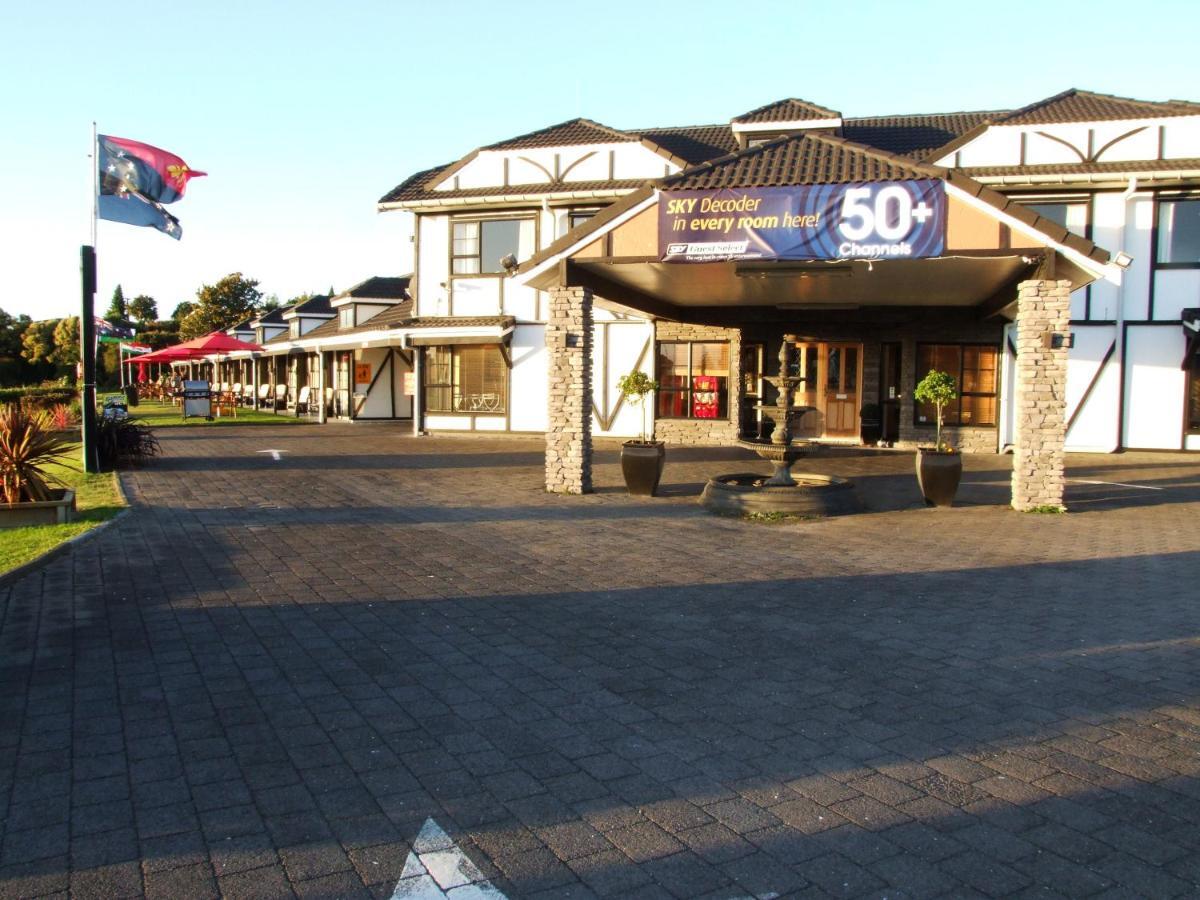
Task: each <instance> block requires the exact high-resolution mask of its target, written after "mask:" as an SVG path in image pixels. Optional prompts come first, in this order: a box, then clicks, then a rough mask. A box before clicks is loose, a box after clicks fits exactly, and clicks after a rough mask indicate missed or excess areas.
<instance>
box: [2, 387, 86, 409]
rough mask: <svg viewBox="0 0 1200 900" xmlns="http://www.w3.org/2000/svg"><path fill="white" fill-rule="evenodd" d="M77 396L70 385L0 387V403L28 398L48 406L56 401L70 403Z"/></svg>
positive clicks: (40, 404) (39, 404) (15, 401)
mask: <svg viewBox="0 0 1200 900" xmlns="http://www.w3.org/2000/svg"><path fill="white" fill-rule="evenodd" d="M78 396H79V392H78V391H77V390H76V389H75V388H70V387H20V388H0V403H17V402H19V401H21V400H24V399H29V400H31V401H33V402H34V403H36V404H37V405H38V406H43V407H49V406H54V404H56V403H70V402H71V401H72V400H74V399H76V398H77V397H78Z"/></svg>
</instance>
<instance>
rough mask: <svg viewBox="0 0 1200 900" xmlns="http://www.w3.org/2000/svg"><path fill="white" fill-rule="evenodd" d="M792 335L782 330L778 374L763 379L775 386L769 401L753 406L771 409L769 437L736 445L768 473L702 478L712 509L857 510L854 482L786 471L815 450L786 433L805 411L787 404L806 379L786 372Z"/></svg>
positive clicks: (792, 346) (794, 512) (828, 512)
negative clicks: (771, 402) (757, 459)
mask: <svg viewBox="0 0 1200 900" xmlns="http://www.w3.org/2000/svg"><path fill="white" fill-rule="evenodd" d="M795 348H796V336H795V335H791V334H785V335H784V336H783V343H782V345H781V346H780V348H779V374H778V375H764V376H763V380H764V381H766V382H767V383H768V384H770V385H771V386H773V387H774V388H775V389H776V394H777V397H776V401H775V406H774V407H770V406H759V407H758V408H759V409H768V410H771V411H772V413H773V416H772V418H773V419H774V421H775V428H774V430H773V431H772V432H771V437H770V439H769V440H753V441H750V440H739V441H738V446H739V447H745V448H746V449H748V450H753V451H754V452H755V453H757V454H758V455H759V457H761V458H762V459H765V460H767V461H768V462H769V463H771V465H772V467H773V468H774V471H773V472H772V473H771V475H770V476H766V475H758V474H755V473H747V472H738V473H734V474H731V475H717V476H715V477H713V478H710V479H709V480H708V484H706V485H705V486H704V493H703V494H701V496H700V502H701V503H702V504H703V505H704V506H706V507H707V508H708V509H711V510H713V511H714V512H723V513H740V514H743V515H744V514H750V513H759V514H764V513H765V514H777V515H789V516H805V517H807V516H835V515H842V514H844V513H848V512H854V511H856V510H857V509H858V502H857V499H856V498H855V496H854V485H853V483H852V482H850V481H848V480H847V479H845V478H839V477H837V476H835V475H817V474H814V473H807V472H806V473H804V474H801V475H793V474H792V466H793V465H794V464H795V463H796V461H797V460H798V459H800V458H801V457H804V456H809V455H811V454H813V453H815V452H816V451H817V450H818V449H819V447H820V445H819V444H818V443H817V442H816V441H811V440H800V441H795V440H793V438H792V420H793V419H797V420H798V419H800V418H801V417H802V416H803V415H804V414H805V413H807V412H811V411H812V410H813V409H814V407H811V406H793V405H792V400H793V398H794V397H795V392H796V386H797V385H799V384H803V383H804V382H805V381H806V380H807V379H806V378H805V377H804V376H801V375H791V374H789V373H790V372H791V370H792V360H793V359H794V357H795V352H796V349H795Z"/></svg>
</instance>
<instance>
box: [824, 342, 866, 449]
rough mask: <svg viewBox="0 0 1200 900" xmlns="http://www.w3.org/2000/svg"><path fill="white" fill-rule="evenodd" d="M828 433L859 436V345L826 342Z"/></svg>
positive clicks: (825, 389)
mask: <svg viewBox="0 0 1200 900" xmlns="http://www.w3.org/2000/svg"><path fill="white" fill-rule="evenodd" d="M822 346H823V349H824V351H825V352H824V354H823V356H824V363H825V365H824V367H823V368H824V370H825V379H824V395H825V396H824V399H825V434H826V435H827V436H828V437H856V436H857V435H858V410H859V402H858V399H859V397H858V395H859V389H858V381H859V377H858V376H859V364H860V362H861V360H862V352H861V350H860V347H859V345H858V344H824V345H822Z"/></svg>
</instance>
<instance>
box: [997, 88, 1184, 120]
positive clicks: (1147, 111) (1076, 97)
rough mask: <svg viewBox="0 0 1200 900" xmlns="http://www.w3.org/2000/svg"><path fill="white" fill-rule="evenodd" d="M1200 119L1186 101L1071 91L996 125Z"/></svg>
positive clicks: (1014, 113)
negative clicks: (1173, 117)
mask: <svg viewBox="0 0 1200 900" xmlns="http://www.w3.org/2000/svg"><path fill="white" fill-rule="evenodd" d="M1196 115H1200V104H1198V103H1190V102H1188V101H1186V100H1168V101H1166V102H1158V101H1154V100H1134V99H1132V98H1130V97H1115V96H1113V95H1112V94H1096V93H1093V92H1092V91H1081V90H1080V89H1079V88H1070V89H1069V90H1065V91H1063V92H1062V93H1061V94H1055V95H1054V96H1053V97H1047V98H1046V99H1045V100H1039V101H1037V102H1036V103H1031V104H1029V105H1028V106H1025V107H1022V108H1021V109H1018V110H1016V111H1015V112H1011V113H1009V114H1008V115H1007V116H1005V117H1004V118H1002V119H999V120H997V122H996V124H997V125H1053V124H1058V123H1063V122H1093V121H1098V122H1103V121H1111V120H1113V119H1158V118H1162V117H1163V116H1196Z"/></svg>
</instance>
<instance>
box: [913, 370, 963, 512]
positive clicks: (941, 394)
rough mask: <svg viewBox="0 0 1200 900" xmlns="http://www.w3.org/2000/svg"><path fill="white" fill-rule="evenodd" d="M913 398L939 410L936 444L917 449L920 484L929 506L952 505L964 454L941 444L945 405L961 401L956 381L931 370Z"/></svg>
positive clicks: (942, 373) (914, 392)
mask: <svg viewBox="0 0 1200 900" xmlns="http://www.w3.org/2000/svg"><path fill="white" fill-rule="evenodd" d="M913 398H914V399H915V400H916V401H917V402H918V403H932V404H933V407H934V409H935V410H937V431H936V433H935V434H936V436H935V438H934V445H933V446H932V447H918V448H917V484H919V485H920V486H921V493H922V494H923V495H924V497H925V502H926V503H928V504H929V505H930V506H949V505H950V504H952V503H953V502H954V495H955V494H956V493H957V492H958V482H959V481H960V480H961V479H962V455H961V454H960V453H959V452H958V451H957V450H955V449H954V448H953V447H950V446H948V445H947V444H946V443H945V442H943V441H942V423H943V421H944V415H943V414H944V411H945V408H946V404H947V403H951V402H953V401H954V400H956V399H957V398H958V391H957V390H956V389H955V384H954V378H953V377H952V376H951V375H949V374H947V373H946V372H939V371H938V370H937V369H932V370H930V372H929V374H928V375H926V376H925V377H924V378H922V379H921V383H920V384H918V385H917V389H916V390H915V391H913Z"/></svg>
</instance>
